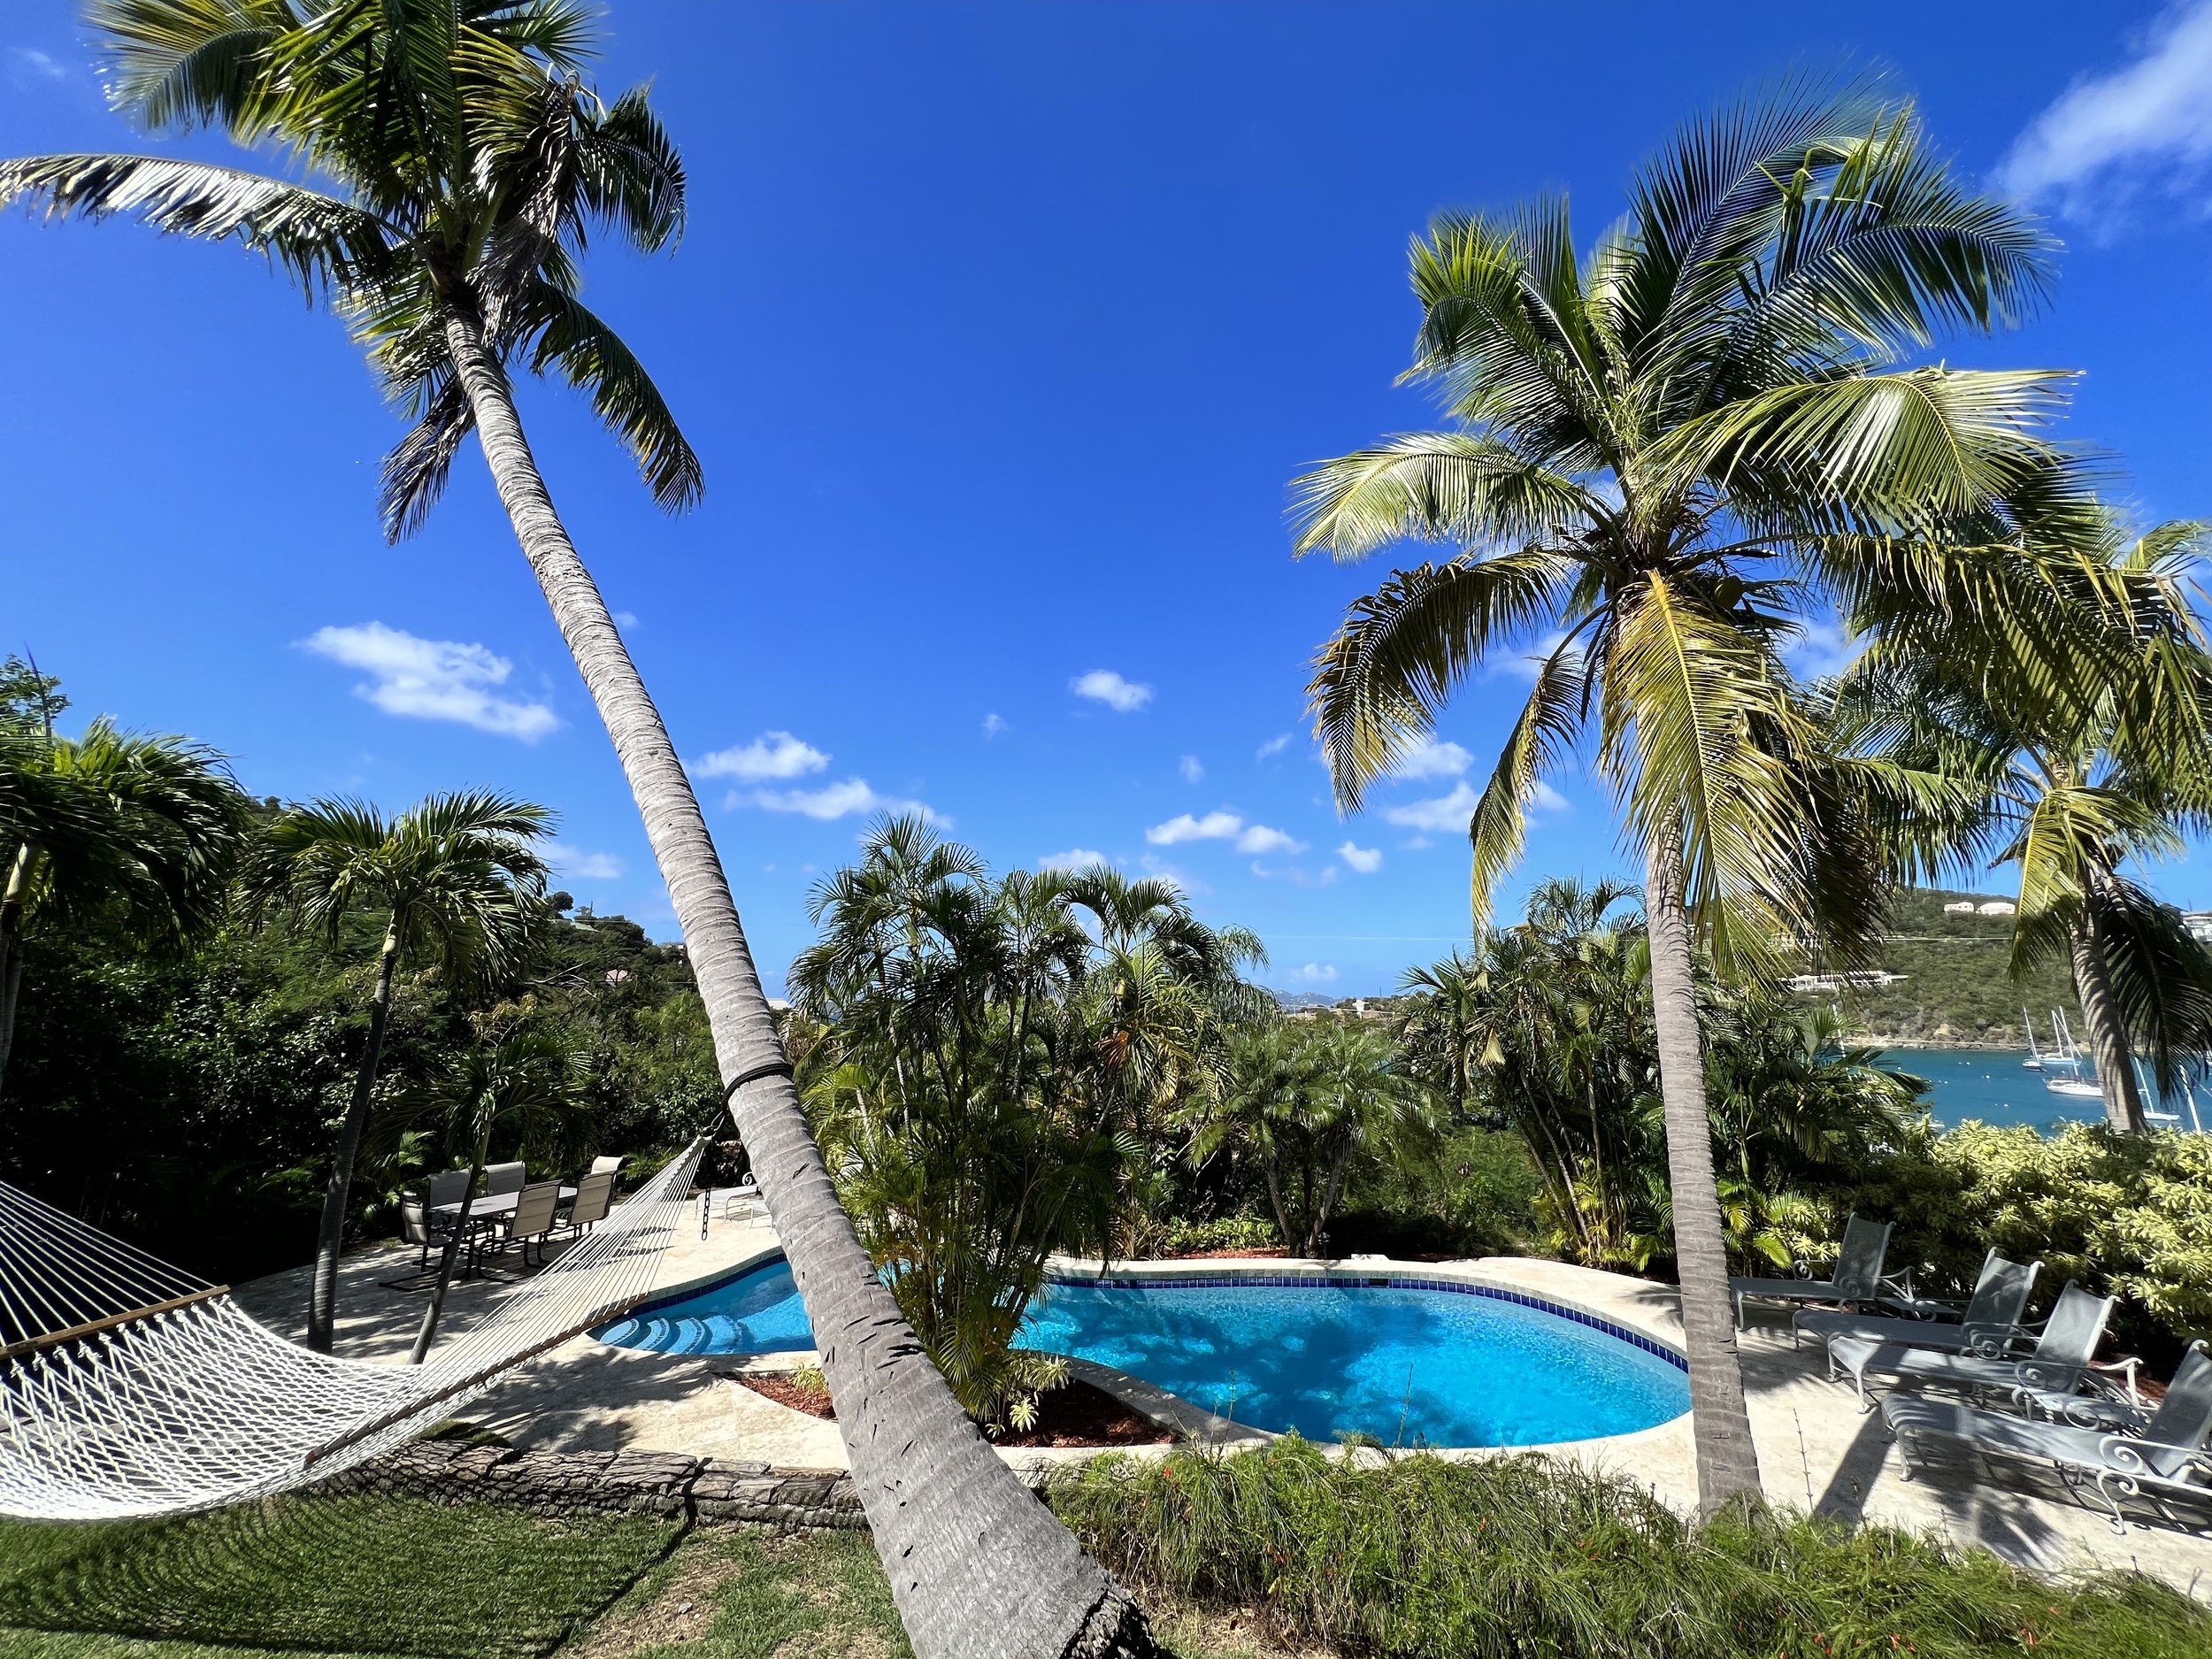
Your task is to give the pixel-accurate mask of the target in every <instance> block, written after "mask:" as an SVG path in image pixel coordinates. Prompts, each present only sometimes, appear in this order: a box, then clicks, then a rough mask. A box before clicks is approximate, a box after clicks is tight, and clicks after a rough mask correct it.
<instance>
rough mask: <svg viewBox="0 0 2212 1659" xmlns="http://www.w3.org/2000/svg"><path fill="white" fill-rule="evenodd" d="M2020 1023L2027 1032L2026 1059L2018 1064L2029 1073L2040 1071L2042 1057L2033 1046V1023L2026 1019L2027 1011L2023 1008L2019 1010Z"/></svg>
mask: <svg viewBox="0 0 2212 1659" xmlns="http://www.w3.org/2000/svg"><path fill="white" fill-rule="evenodd" d="M2020 1023H2021V1024H2022V1025H2024V1026H2026V1027H2027V1032H2028V1057H2027V1058H2026V1059H2024V1060H2023V1061H2021V1062H2020V1064H2022V1065H2023V1066H2024V1067H2026V1068H2027V1069H2028V1070H2029V1071H2041V1070H2042V1069H2043V1056H2042V1055H2041V1053H2039V1051H2038V1050H2037V1048H2036V1046H2035V1022H2034V1021H2033V1020H2032V1019H2030V1018H2028V1010H2026V1009H2022V1010H2020Z"/></svg>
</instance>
